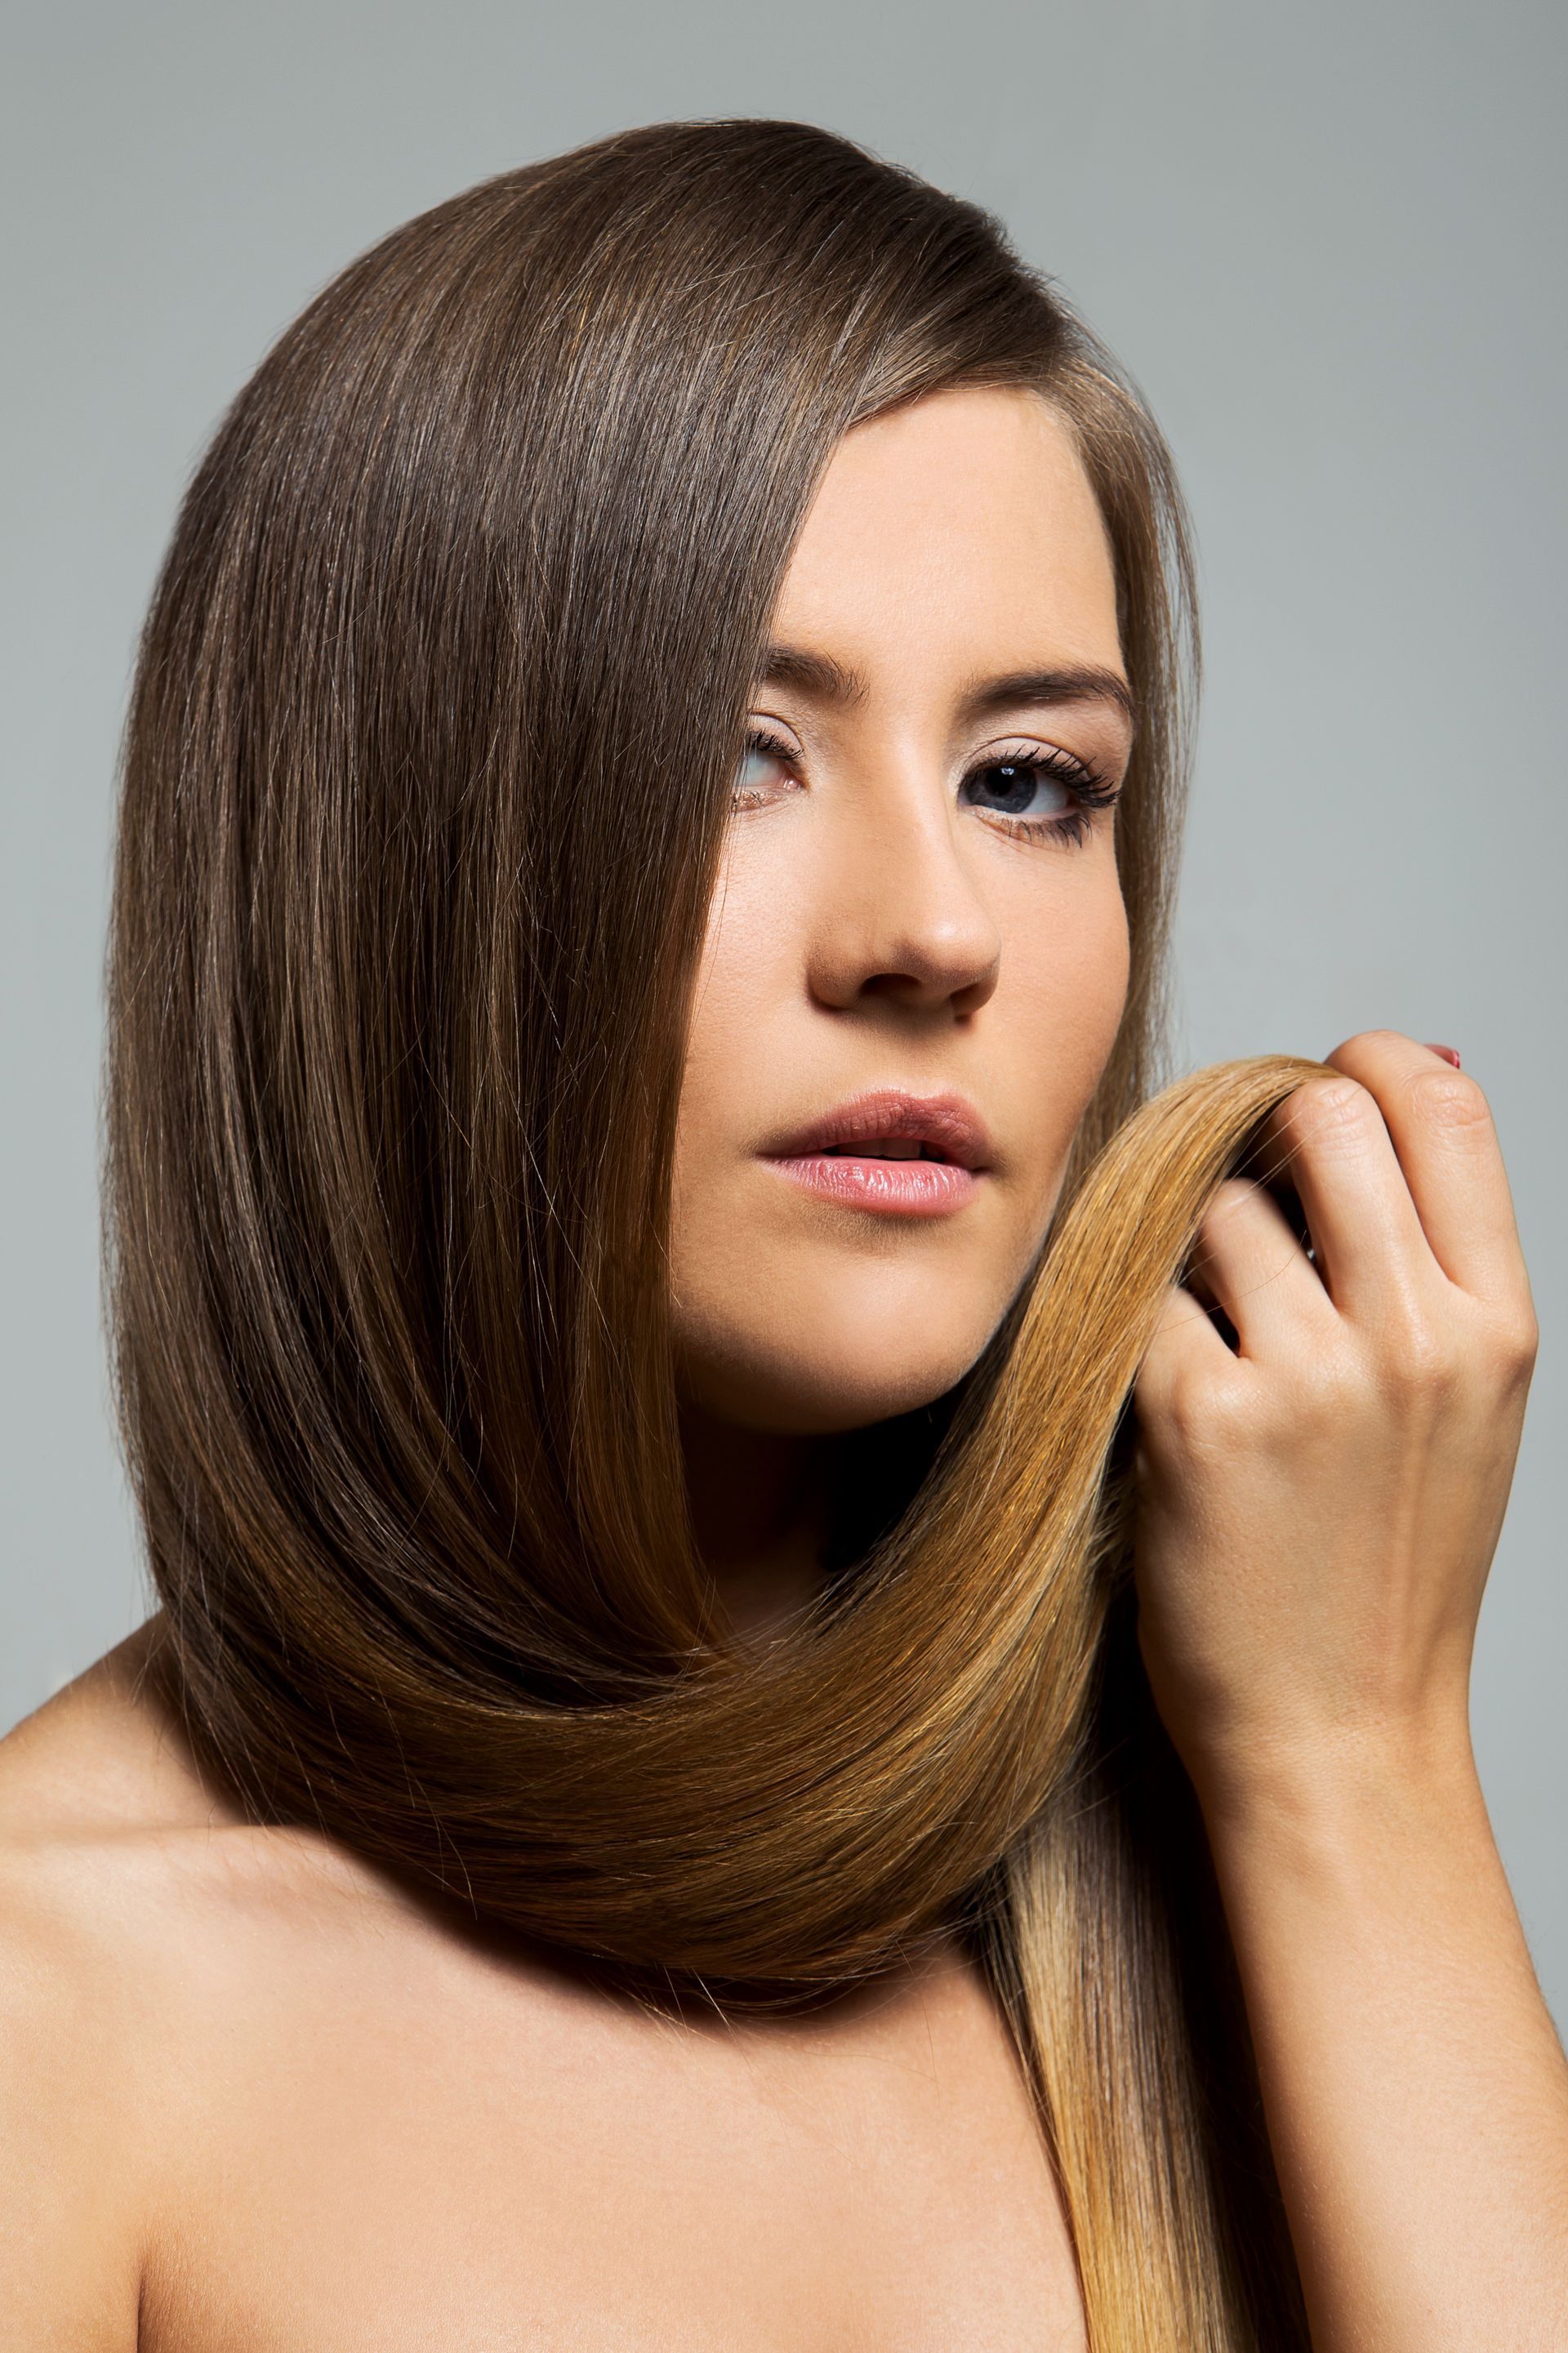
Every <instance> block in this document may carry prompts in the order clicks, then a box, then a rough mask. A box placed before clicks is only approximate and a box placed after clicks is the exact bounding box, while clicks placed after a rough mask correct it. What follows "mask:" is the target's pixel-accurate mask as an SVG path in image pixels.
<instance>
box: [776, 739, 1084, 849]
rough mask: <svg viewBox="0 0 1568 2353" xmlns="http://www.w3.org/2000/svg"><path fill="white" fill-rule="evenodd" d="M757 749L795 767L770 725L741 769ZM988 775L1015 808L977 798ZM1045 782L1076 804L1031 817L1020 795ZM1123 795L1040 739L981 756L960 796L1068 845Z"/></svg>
mask: <svg viewBox="0 0 1568 2353" xmlns="http://www.w3.org/2000/svg"><path fill="white" fill-rule="evenodd" d="M752 754H762V755H763V757H764V758H766V759H773V760H777V761H779V762H781V763H782V765H784V766H785V767H791V766H793V765H794V764H795V759H796V757H797V754H795V752H794V751H793V750H792V748H791V746H790V745H789V744H785V743H784V742H782V741H781V739H780V738H779V737H778V736H776V735H773V734H772V733H770V732H769V731H768V729H767V728H765V727H758V726H755V725H753V726H751V727H749V728H748V729H747V731H746V738H745V754H744V756H743V757H742V774H743V772H744V768H745V764H746V760H747V759H749V758H750V757H751V756H752ZM990 778H1000V779H1001V780H1002V781H1001V783H1000V785H999V786H995V787H994V789H995V790H997V791H998V792H999V794H1000V796H1001V797H1002V798H1003V801H1004V803H1005V802H1006V801H1009V800H1010V801H1012V802H1013V803H1014V804H1015V806H1014V807H1005V806H1004V807H992V806H991V805H990V804H989V803H987V802H985V801H984V800H980V799H977V798H976V797H974V796H975V793H976V790H977V789H985V788H986V781H987V780H988V779H990ZM1042 781H1044V782H1047V783H1050V784H1056V785H1061V786H1065V788H1066V789H1067V790H1068V792H1069V793H1070V794H1071V795H1072V797H1073V803H1074V806H1073V807H1071V808H1070V809H1066V810H1058V811H1054V812H1052V813H1051V814H1049V815H1043V816H1035V817H1031V816H1027V815H1026V814H1024V813H1023V811H1022V809H1021V808H1020V807H1018V806H1017V804H1018V802H1019V798H1020V796H1021V797H1022V799H1023V801H1024V803H1025V804H1026V803H1027V802H1028V801H1029V800H1030V799H1031V798H1032V797H1034V794H1035V793H1036V791H1037V789H1038V787H1039V785H1040V784H1041V782H1042ZM733 798H734V806H735V807H738V808H744V807H752V806H753V805H754V804H755V803H757V802H758V801H760V800H761V799H762V798H763V795H762V793H761V792H760V791H758V790H756V789H755V788H749V787H748V786H745V785H744V784H742V783H741V782H740V781H739V780H737V783H736V786H735V791H734V797H733ZM959 798H960V799H961V800H962V801H963V802H964V803H965V804H966V805H967V806H968V807H973V808H978V809H980V810H981V812H982V814H983V815H984V816H985V817H987V818H990V820H991V821H992V823H993V824H994V825H997V826H999V827H1000V828H1002V830H1003V831H1004V832H1005V833H1011V834H1013V835H1015V836H1016V837H1017V838H1019V839H1023V840H1026V841H1042V840H1043V841H1047V842H1058V843H1062V842H1065V843H1067V844H1068V845H1077V844H1079V843H1081V842H1083V841H1085V840H1087V839H1088V838H1089V833H1090V831H1091V830H1092V828H1093V823H1094V817H1095V814H1096V812H1098V811H1099V810H1101V809H1108V808H1113V807H1115V805H1116V803H1117V801H1118V800H1119V799H1120V798H1121V786H1120V785H1117V784H1113V783H1112V782H1111V781H1110V778H1109V777H1107V776H1102V775H1101V774H1100V771H1099V769H1097V768H1094V767H1092V766H1090V765H1089V762H1088V761H1087V760H1080V759H1079V758H1077V757H1076V756H1075V755H1074V754H1072V753H1071V752H1062V751H1058V750H1057V749H1055V748H1050V749H1047V748H1046V747H1044V746H1042V745H1040V744H1029V745H1026V746H1024V747H1022V748H1020V749H1019V750H1017V751H1007V752H1004V753H1002V754H1000V756H998V757H994V758H992V759H989V760H980V761H977V762H976V763H975V765H973V767H972V768H970V769H968V770H967V771H966V772H965V774H964V776H963V781H962V783H961V784H960V786H959Z"/></svg>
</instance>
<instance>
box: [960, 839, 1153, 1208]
mask: <svg viewBox="0 0 1568 2353" xmlns="http://www.w3.org/2000/svg"><path fill="white" fill-rule="evenodd" d="M1009 948H1010V949H1011V951H1012V955H1011V960H1010V963H1009V962H1008V961H1007V955H1006V951H1007V949H1009ZM1130 973H1131V940H1130V936H1129V933H1128V927H1127V911H1126V908H1125V907H1124V905H1123V903H1122V899H1121V889H1120V887H1119V885H1118V884H1117V882H1116V880H1115V876H1114V873H1110V874H1109V875H1108V876H1107V878H1106V880H1105V882H1104V884H1103V886H1102V887H1100V888H1097V889H1096V890H1094V891H1093V892H1077V893H1072V894H1068V893H1066V892H1064V893H1063V895H1062V901H1061V903H1060V904H1059V905H1058V907H1057V908H1055V909H1054V910H1053V911H1052V912H1051V913H1050V915H1048V916H1045V917H1042V915H1041V913H1040V911H1039V909H1038V908H1037V907H1036V908H1034V909H1031V910H1028V911H1024V910H1020V911H1019V920H1018V921H1017V922H1016V923H1015V924H1013V925H1011V926H1010V928H1009V934H1008V938H1007V941H1006V944H1005V949H1004V978H1003V981H1002V985H1001V987H1000V988H999V989H998V992H997V1001H996V1005H995V1008H994V1010H995V1012H996V1014H997V1016H998V1021H997V1027H998V1029H999V1031H1000V1032H1001V1033H1002V1036H1003V1039H1004V1041H1005V1051H1006V1054H1007V1058H1008V1060H1009V1063H1010V1066H1011V1075H1012V1083H1013V1087H1014V1089H1015V1090H1016V1092H1015V1097H1014V1099H1015V1101H1016V1103H1019V1104H1020V1106H1022V1105H1023V1104H1025V1103H1026V1104H1027V1105H1028V1107H1029V1108H1028V1111H1027V1113H1026V1115H1025V1123H1024V1124H1025V1127H1026V1131H1027V1133H1026V1134H1021V1135H1020V1142H1021V1143H1024V1144H1025V1145H1026V1151H1027V1156H1028V1158H1029V1161H1030V1163H1031V1165H1032V1166H1033V1168H1034V1169H1035V1170H1036V1171H1037V1176H1038V1181H1039V1187H1040V1189H1041V1191H1042V1192H1043V1194H1044V1195H1045V1196H1046V1197H1047V1199H1048V1198H1054V1195H1055V1191H1056V1188H1057V1183H1058V1179H1059V1177H1060V1176H1061V1173H1062V1164H1063V1162H1064V1161H1065V1159H1066V1156H1067V1153H1068V1147H1069V1145H1070V1144H1071V1142H1072V1138H1073V1135H1074V1134H1075V1133H1076V1131H1077V1128H1078V1126H1079V1122H1080V1121H1081V1119H1082V1117H1083V1114H1084V1113H1085V1112H1086V1111H1087V1110H1088V1108H1089V1101H1090V1098H1091V1097H1092V1095H1093V1093H1094V1091H1095V1089H1096V1087H1097V1086H1098V1085H1099V1083H1100V1076H1101V1074H1102V1072H1103V1071H1104V1069H1105V1065H1106V1062H1107V1061H1108V1060H1109V1059H1110V1051H1111V1049H1112V1048H1113V1046H1114V1045H1115V1043H1116V1038H1117V1033H1118V1031H1119V1029H1121V1018H1122V1014H1123V1011H1124V1009H1125V1007H1126V1003H1127V984H1128V979H1129V976H1130ZM1004 1000H1005V1001H1004Z"/></svg>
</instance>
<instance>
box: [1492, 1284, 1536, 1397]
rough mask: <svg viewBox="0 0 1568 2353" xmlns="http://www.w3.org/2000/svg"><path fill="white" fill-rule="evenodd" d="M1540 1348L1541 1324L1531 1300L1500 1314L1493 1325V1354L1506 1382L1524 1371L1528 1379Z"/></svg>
mask: <svg viewBox="0 0 1568 2353" xmlns="http://www.w3.org/2000/svg"><path fill="white" fill-rule="evenodd" d="M1540 1351H1541V1326H1540V1324H1538V1323H1537V1321H1536V1317H1535V1310H1534V1308H1533V1307H1532V1306H1531V1305H1530V1304H1529V1303H1526V1304H1525V1305H1523V1306H1522V1307H1518V1308H1510V1309H1509V1310H1508V1311H1506V1312H1505V1313H1502V1314H1499V1315H1497V1316H1496V1317H1495V1318H1494V1319H1493V1322H1492V1325H1491V1354H1492V1356H1493V1359H1494V1361H1495V1363H1496V1365H1497V1366H1498V1368H1499V1370H1500V1372H1501V1374H1502V1376H1503V1377H1504V1379H1505V1380H1507V1381H1510V1382H1511V1381H1513V1380H1516V1379H1517V1378H1518V1377H1520V1376H1521V1374H1522V1375H1523V1376H1524V1377H1526V1378H1528V1377H1529V1376H1530V1374H1531V1373H1532V1372H1533V1371H1534V1369H1535V1360H1536V1357H1537V1356H1538V1355H1539V1354H1540Z"/></svg>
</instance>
